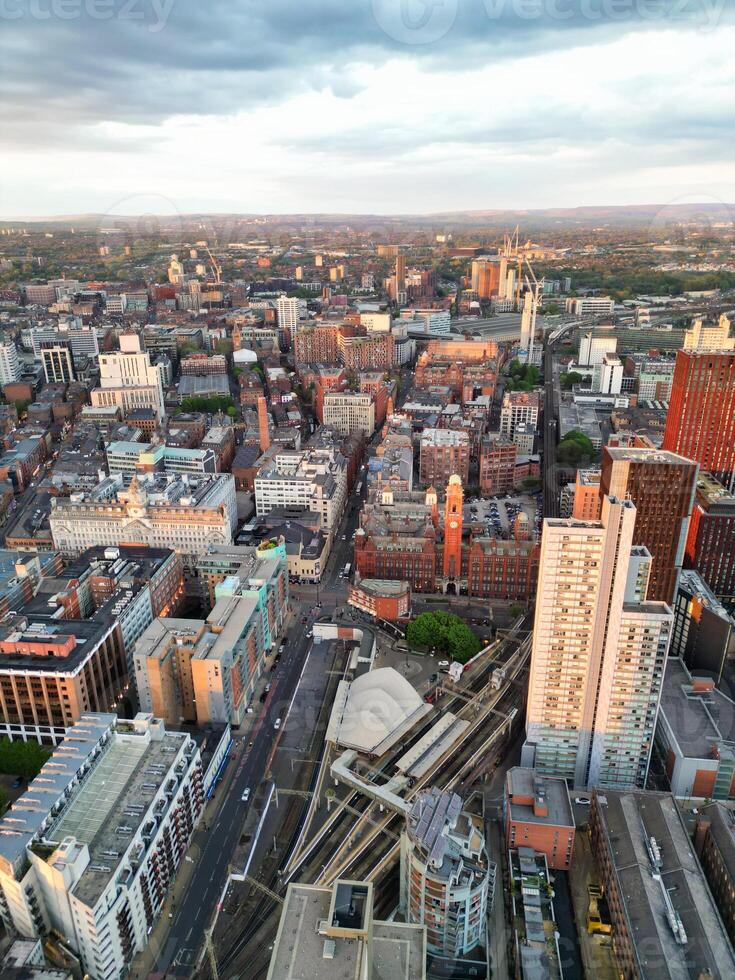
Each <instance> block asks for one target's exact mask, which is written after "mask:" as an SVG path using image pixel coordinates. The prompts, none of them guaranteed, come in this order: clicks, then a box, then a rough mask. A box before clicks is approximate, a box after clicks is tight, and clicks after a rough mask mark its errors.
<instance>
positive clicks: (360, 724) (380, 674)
mask: <svg viewBox="0 0 735 980" xmlns="http://www.w3.org/2000/svg"><path fill="white" fill-rule="evenodd" d="M426 707H428V706H427V705H426V704H425V703H424V701H423V699H422V698H421V696H420V695H419V694H417V692H416V691H415V690H414V689H413V687H412V686H411V685H410V684H409V682H408V681H407V680H406V679H405V677H402V676H401V675H400V674H399V673H398V671H397V670H394V669H393V667H379V668H378V669H377V670H371V671H368V673H366V674H362V675H361V676H360V677H357V678H356V679H355V680H354V681H353V682H352V683H351V684H350V689H349V692H348V694H347V699H346V702H345V706H344V710H343V712H342V718H341V723H340V726H339V734H338V741H339V742H340V744H341V745H345V746H349V747H350V748H355V749H358V750H360V751H362V752H370V751H372V749H374V748H375V747H376V746H378V745H380V743H381V742H383V741H385V740H386V739H387V738H389V736H390V735H391V734H392V733H393V732H395V731H396V730H397V729H399V728H401V727H402V726H403V725H405V724H406V722H408V721H409V719H410V718H411V717H412V716H413V715H415V714H416V713H417V711H419V710H421V712H422V714H423V709H425V708H426ZM417 720H418V719H417Z"/></svg>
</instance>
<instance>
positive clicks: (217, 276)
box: [204, 242, 222, 286]
mask: <svg viewBox="0 0 735 980" xmlns="http://www.w3.org/2000/svg"><path fill="white" fill-rule="evenodd" d="M204 247H205V249H206V250H207V255H208V256H209V261H210V264H211V266H212V271H213V272H214V285H215V286H219V285H221V284H222V268H221V266H220V265H219V263H218V262H217V260H216V259H215V257H214V255H212V250H211V249H210V247H209V245H208V244H207V243H206V242H205V243H204Z"/></svg>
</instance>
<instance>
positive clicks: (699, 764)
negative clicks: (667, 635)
mask: <svg viewBox="0 0 735 980" xmlns="http://www.w3.org/2000/svg"><path fill="white" fill-rule="evenodd" d="M656 743H657V745H658V749H659V752H660V753H661V757H662V758H663V759H664V765H665V768H666V775H667V777H668V780H669V786H670V787H671V792H672V793H673V794H674V796H676V797H678V798H680V799H685V800H689V799H692V798H695V799H705V798H707V799H711V800H732V799H735V703H733V701H732V699H731V698H730V697H728V695H727V694H725V693H724V691H721V690H720V689H719V688H718V687H717V686H716V684H715V681H714V679H713V678H712V677H711V676H709V675H707V676H704V675H701V674H699V675H698V674H695V673H692V672H691V671H689V670H688V669H687V667H686V665H685V664H684V662H683V661H682V660H680V659H678V658H677V657H669V658H668V659H667V661H666V677H665V679H664V687H663V694H662V697H661V711H660V712H659V717H658V727H657V729H656Z"/></svg>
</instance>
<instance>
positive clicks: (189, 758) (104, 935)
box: [0, 713, 204, 980]
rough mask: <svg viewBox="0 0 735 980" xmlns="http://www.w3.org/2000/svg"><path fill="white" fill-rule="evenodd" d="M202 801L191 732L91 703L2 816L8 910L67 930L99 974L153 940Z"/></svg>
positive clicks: (21, 924)
mask: <svg viewBox="0 0 735 980" xmlns="http://www.w3.org/2000/svg"><path fill="white" fill-rule="evenodd" d="M203 803H204V793H203V788H202V766H201V759H200V755H199V750H198V749H197V746H196V744H195V742H194V740H193V739H192V737H191V736H190V735H188V734H186V733H183V732H167V731H166V729H165V727H164V725H163V723H162V722H161V721H159V720H158V719H155V718H152V717H150V716H146V715H138V716H137V717H136V718H135V719H134V720H133V721H132V722H123V721H118V719H117V717H116V716H115V715H114V714H89V713H86V714H84V715H83V716H82V717H81V718H80V719H79V721H78V723H77V724H75V725H74V727H73V728H71V729H70V730H69V734H68V736H67V737H66V738H65V739H64V741H63V742H62V743H61V745H59V746H58V747H57V749H56V750H55V751H54V754H53V756H52V757H51V759H49V761H48V762H47V763H46V764H45V765H44V766H43V768H42V769H41V771H40V773H39V774H38V776H36V778H35V779H34V780H33V781H32V782H31V783H30V785H29V787H28V790H27V791H26V793H25V794H24V795H23V796H21V797H20V799H19V800H17V801H16V803H15V804H14V806H13V807H12V809H11V810H10V811H9V812H8V813H7V814H6V815H5V817H4V818H3V819H2V820H1V821H0V915H2V918H3V921H4V922H5V925H6V928H7V929H8V930H9V931H13V932H15V933H17V934H19V935H21V936H23V937H25V938H27V939H38V938H44V937H46V936H47V935H48V934H49V933H52V934H55V935H57V936H60V937H62V939H63V942H64V943H65V944H66V945H68V946H69V947H70V948H71V950H73V952H74V953H75V954H76V956H77V957H78V958H79V960H80V961H81V964H82V968H83V970H84V972H85V974H86V975H87V976H88V977H90V978H91V980H116V978H118V977H119V976H120V975H121V974H126V973H127V972H128V970H129V968H130V963H131V961H132V959H133V957H134V956H135V955H136V953H138V952H140V951H141V950H143V949H145V947H146V945H147V944H148V939H149V936H150V933H151V931H152V930H153V928H154V926H155V924H156V922H157V920H158V918H159V916H160V915H161V911H162V909H163V903H164V901H165V899H166V895H167V892H168V891H169V889H170V887H171V886H172V884H173V881H174V878H175V875H176V872H177V870H178V867H179V865H180V863H181V862H182V861H183V858H184V854H185V853H186V849H187V847H188V845H189V842H190V840H191V836H192V834H193V832H194V828H195V827H196V825H197V822H198V820H199V817H200V815H201V811H202V807H203Z"/></svg>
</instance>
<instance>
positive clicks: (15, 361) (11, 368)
mask: <svg viewBox="0 0 735 980" xmlns="http://www.w3.org/2000/svg"><path fill="white" fill-rule="evenodd" d="M22 373H23V372H22V371H21V367H20V358H19V357H18V348H17V347H16V346H15V344H14V343H13V341H12V340H8V339H6V338H2V342H1V343H0V387H2V388H4V387H5V385H12V384H17V382H18V381H20V379H21V376H22Z"/></svg>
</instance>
